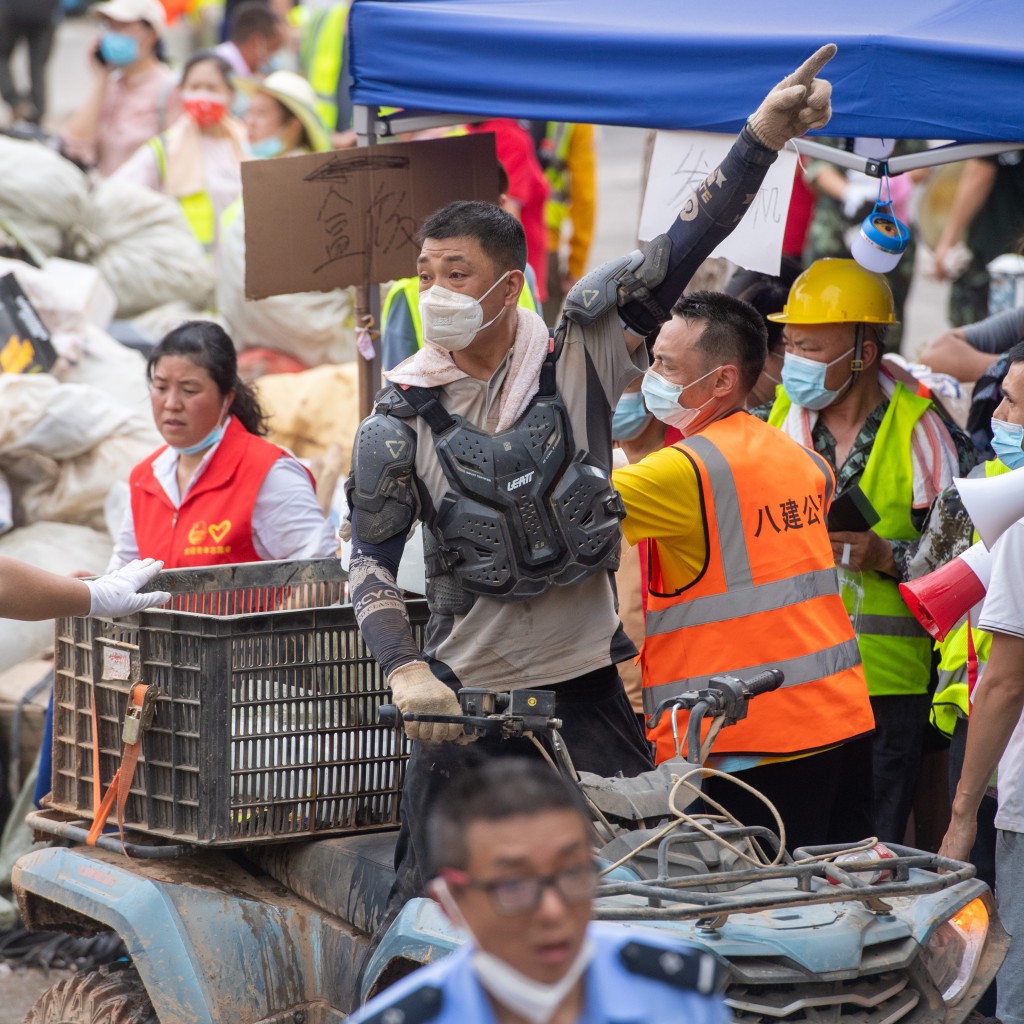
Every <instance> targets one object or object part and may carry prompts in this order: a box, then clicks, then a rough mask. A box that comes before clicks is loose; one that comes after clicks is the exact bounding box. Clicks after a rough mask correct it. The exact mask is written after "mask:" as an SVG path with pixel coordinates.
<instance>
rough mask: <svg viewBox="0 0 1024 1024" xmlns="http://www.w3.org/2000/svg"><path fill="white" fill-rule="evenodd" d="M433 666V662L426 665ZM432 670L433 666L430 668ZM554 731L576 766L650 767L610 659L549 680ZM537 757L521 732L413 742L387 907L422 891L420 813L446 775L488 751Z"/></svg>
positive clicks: (598, 770) (635, 770) (613, 770)
mask: <svg viewBox="0 0 1024 1024" xmlns="http://www.w3.org/2000/svg"><path fill="white" fill-rule="evenodd" d="M434 668H435V671H438V670H439V669H440V666H434ZM438 674H440V672H439V671H438ZM551 689H553V690H554V691H555V694H556V698H555V714H556V716H557V717H559V718H561V719H562V730H561V733H562V737H563V738H564V740H565V744H566V747H567V748H568V751H569V755H570V757H571V758H572V760H573V764H574V766H575V767H576V769H577V770H578V771H587V772H593V773H595V774H597V775H615V774H617V773H618V772H621V773H622V774H623V775H626V776H630V777H632V776H634V775H639V774H640V772H643V771H648V770H649V769H651V768H653V767H654V763H653V761H652V760H651V756H650V751H649V749H648V747H647V742H646V739H645V738H644V736H643V733H642V731H641V729H640V726H639V723H638V722H637V719H636V716H635V715H634V713H633V710H632V708H631V707H630V704H629V698H628V697H627V696H626V693H625V690H624V689H623V686H622V680H621V679H619V674H618V671H617V670H616V669H615V666H614V665H609V666H608V667H607V668H603V669H598V670H597V671H595V672H588V673H586V674H585V675H582V676H577V677H576V678H575V679H569V680H566V681H565V682H562V683H558V684H557V685H555V686H552V687H551ZM509 756H519V757H540V756H541V755H540V753H539V752H538V751H537V748H536V747H535V746H534V745H533V744H532V743H531V742H530V741H529V740H525V739H515V740H501V739H496V738H491V737H483V738H482V739H479V740H477V741H476V742H475V743H470V744H468V745H465V746H460V745H457V744H454V743H413V744H412V751H411V754H410V758H409V764H408V767H407V769H406V776H405V786H404V788H403V790H402V811H401V814H402V825H401V831H400V832H399V837H398V844H397V846H396V848H395V872H396V878H395V884H394V887H393V888H392V890H391V898H390V901H389V910H393V909H395V908H396V906H400V905H401V904H402V903H405V902H406V901H407V900H409V899H411V898H412V897H413V896H419V895H422V893H423V886H424V884H425V882H426V880H427V879H426V878H425V877H424V875H423V872H424V871H427V870H430V867H429V865H427V863H426V862H427V851H426V834H425V833H426V828H425V826H426V818H427V816H428V815H429V813H430V808H431V806H432V805H433V803H434V801H435V800H437V799H438V798H439V797H440V796H441V795H442V794H443V790H444V787H445V785H446V784H447V782H448V780H449V779H450V778H451V777H452V776H453V775H454V774H456V773H457V772H462V771H467V770H470V771H471V770H472V768H473V767H474V765H478V764H480V763H481V762H482V761H483V760H485V759H490V758H493V757H509Z"/></svg>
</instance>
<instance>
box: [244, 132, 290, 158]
mask: <svg viewBox="0 0 1024 1024" xmlns="http://www.w3.org/2000/svg"><path fill="white" fill-rule="evenodd" d="M283 149H284V143H283V142H282V141H281V140H280V139H279V138H278V137H277V136H276V135H268V136H267V137H266V138H265V139H260V141H259V142H250V143H249V152H250V153H252V155H253V156H255V157H259V159H261V160H269V159H271V157H275V156H280V155H281V151H282V150H283Z"/></svg>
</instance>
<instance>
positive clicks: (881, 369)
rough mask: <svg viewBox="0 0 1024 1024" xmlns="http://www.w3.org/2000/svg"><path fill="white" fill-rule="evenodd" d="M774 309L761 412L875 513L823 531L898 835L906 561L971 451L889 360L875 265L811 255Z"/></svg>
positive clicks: (889, 833) (903, 794)
mask: <svg viewBox="0 0 1024 1024" xmlns="http://www.w3.org/2000/svg"><path fill="white" fill-rule="evenodd" d="M769 319H770V320H774V321H775V322H777V323H781V324H782V325H783V339H784V341H785V345H786V355H785V359H784V362H783V366H782V387H781V388H780V389H779V390H778V392H777V394H776V398H775V402H774V404H773V406H772V409H771V412H770V414H769V417H768V422H769V423H770V424H772V425H773V426H777V427H779V428H781V429H782V430H783V431H784V432H785V433H786V434H788V435H789V436H790V437H792V438H794V439H795V440H797V441H799V442H800V443H801V444H802V445H804V446H805V447H806V448H808V449H809V450H811V451H814V452H816V453H817V454H818V455H819V456H820V457H822V458H823V459H825V460H826V461H827V462H828V464H829V465H830V466H831V467H832V468H833V470H834V471H835V473H836V500H837V501H838V500H840V499H841V498H842V496H843V495H844V494H845V493H846V492H847V491H849V490H851V489H852V488H853V487H855V486H856V487H859V488H860V490H861V491H862V492H863V494H864V496H865V497H866V498H867V501H868V502H869V503H870V507H871V508H873V509H874V510H875V512H876V513H877V514H878V516H879V520H878V522H877V523H876V524H875V525H874V526H873V527H872V528H871V529H859V530H849V529H835V528H832V529H831V531H830V537H831V542H832V553H833V556H834V558H835V563H836V565H837V566H838V567H839V569H840V571H841V573H842V574H843V576H844V579H845V580H846V582H847V586H846V588H845V596H846V599H847V603H848V606H849V608H848V610H849V611H850V612H851V615H852V617H853V619H854V628H855V629H856V631H857V640H858V643H859V646H860V653H861V658H862V659H863V661H864V673H865V676H866V677H867V683H868V692H869V693H870V694H871V706H872V709H873V711H874V715H875V737H874V747H873V754H872V759H873V774H874V788H875V830H876V833H877V835H878V837H879V839H881V840H882V841H883V842H885V841H889V842H896V843H899V842H902V841H903V838H904V832H905V831H906V825H907V819H908V816H909V813H910V807H911V804H912V802H913V798H914V791H915V789H916V787H917V776H918V768H919V765H920V760H921V754H922V745H923V740H924V735H925V730H926V729H927V725H928V708H929V697H928V688H929V683H930V680H931V676H932V642H931V639H930V638H929V636H928V635H927V633H925V631H924V630H923V629H922V628H921V627H920V626H919V625H918V623H917V621H916V620H915V619H914V617H913V615H912V614H911V612H910V609H909V608H907V606H906V605H905V604H904V603H903V600H902V598H901V597H900V594H899V583H900V581H901V580H902V579H903V576H904V572H903V569H902V565H903V564H904V562H905V560H906V558H907V552H908V549H909V547H910V545H911V543H912V542H913V541H914V540H916V539H917V538H918V537H919V536H920V534H921V529H922V527H923V526H924V521H925V518H926V516H927V514H928V509H929V507H930V506H931V504H932V502H933V501H934V499H935V498H936V497H937V496H938V494H939V493H940V492H941V491H942V489H943V488H944V487H946V486H947V485H948V484H949V483H951V482H952V480H953V477H954V476H963V475H965V474H966V473H967V472H968V471H969V470H970V469H971V467H972V466H973V465H974V462H975V461H976V456H975V454H974V449H973V447H972V445H971V443H970V441H969V440H968V438H967V437H966V435H964V433H963V432H962V431H961V430H959V428H957V427H956V426H954V425H952V424H950V423H947V422H946V421H945V420H943V419H942V417H941V416H940V415H939V413H938V411H937V409H936V407H935V405H934V403H933V402H932V401H931V398H930V397H929V396H928V395H927V394H920V393H918V392H916V391H913V390H911V389H910V388H908V387H907V386H906V385H905V384H903V383H902V382H901V381H900V380H897V379H896V378H895V377H894V376H893V374H892V372H891V371H890V370H889V369H888V368H887V367H886V365H885V364H884V362H883V360H882V357H883V355H884V354H885V347H886V332H887V329H888V327H889V325H891V324H893V323H895V321H896V316H895V311H894V306H893V298H892V292H891V290H890V288H889V285H888V283H887V281H886V279H885V278H884V277H883V276H882V275H881V274H875V273H872V272H871V271H869V270H865V269H864V268H863V267H861V266H860V265H859V264H858V263H856V262H855V261H854V260H847V259H824V260H818V261H817V262H815V263H813V264H812V265H811V266H810V267H809V268H808V269H807V270H805V271H804V272H803V273H802V274H801V275H800V276H799V277H798V278H797V279H796V281H795V282H794V283H793V287H792V288H791V289H790V292H789V299H788V301H787V303H786V307H785V309H784V310H783V311H782V312H781V313H775V314H772V315H771V316H770V317H769ZM860 525H862V524H860Z"/></svg>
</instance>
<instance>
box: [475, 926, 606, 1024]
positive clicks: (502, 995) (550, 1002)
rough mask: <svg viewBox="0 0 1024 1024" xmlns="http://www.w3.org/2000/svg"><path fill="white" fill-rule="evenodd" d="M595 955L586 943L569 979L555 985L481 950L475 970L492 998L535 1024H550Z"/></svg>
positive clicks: (570, 971)
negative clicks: (529, 976) (521, 971)
mask: <svg viewBox="0 0 1024 1024" xmlns="http://www.w3.org/2000/svg"><path fill="white" fill-rule="evenodd" d="M593 955H594V945H593V943H592V942H591V941H590V940H589V939H585V940H584V942H583V945H582V946H580V951H579V953H577V954H576V959H575V960H573V962H572V965H571V966H570V967H569V970H568V971H567V972H566V975H565V977H564V978H561V979H560V980H559V981H556V982H552V983H551V984H548V983H546V982H543V981H534V980H533V978H528V977H527V976H526V975H525V974H521V973H520V972H519V971H517V970H516V969H515V968H514V967H510V966H509V965H508V964H507V963H505V961H504V960H499V959H498V958H497V957H496V956H493V955H492V954H490V953H485V952H484V951H483V950H482V949H480V948H479V947H478V948H477V949H476V951H475V952H474V953H473V970H474V971H475V972H476V976H477V980H478V981H479V982H480V984H481V985H482V986H483V987H484V989H485V990H486V991H487V993H488V994H489V995H490V996H491V998H493V999H495V1000H497V1001H498V1002H499V1003H501V1005H502V1006H506V1007H508V1009H510V1010H512V1011H513V1012H514V1013H517V1014H518V1015H519V1016H520V1017H525V1018H526V1019H527V1020H528V1021H531V1022H532V1024H547V1022H548V1021H549V1020H551V1018H552V1017H553V1016H554V1015H555V1010H557V1009H558V1007H559V1006H561V1005H562V1002H563V1001H564V1000H565V997H566V996H567V995H568V994H569V993H570V992H571V991H572V989H573V986H574V985H575V984H576V982H577V981H579V979H580V975H581V974H582V973H583V972H584V971H585V970H586V969H587V966H588V965H589V963H590V960H591V958H592V957H593Z"/></svg>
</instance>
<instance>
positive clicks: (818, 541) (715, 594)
mask: <svg viewBox="0 0 1024 1024" xmlns="http://www.w3.org/2000/svg"><path fill="white" fill-rule="evenodd" d="M672 447H673V448H675V449H676V450H677V451H678V452H679V458H681V459H689V460H690V461H691V462H692V463H693V465H694V468H695V469H696V472H697V479H698V483H699V487H700V492H701V503H702V506H703V509H704V522H705V526H706V530H707V556H706V561H705V564H704V568H703V570H702V572H701V573H700V575H699V576H698V577H697V579H696V580H695V581H694V582H693V583H691V584H690V585H689V586H687V587H684V588H683V589H682V590H681V591H678V592H671V593H670V592H668V589H667V585H666V583H665V582H664V580H663V578H662V575H661V568H660V562H659V558H658V546H657V543H656V541H653V540H652V542H651V557H650V561H649V567H648V605H647V620H646V639H645V641H644V647H643V651H642V653H641V665H642V669H643V686H644V690H643V696H644V708H645V710H646V711H647V712H648V714H650V712H651V711H653V709H654V708H655V706H656V705H657V704H658V703H660V702H661V701H662V700H663V699H664V698H666V697H670V696H675V695H677V694H680V693H683V692H685V691H687V690H694V689H699V688H700V687H702V686H706V685H707V682H708V680H709V679H710V678H711V677H712V676H715V675H721V674H727V675H735V676H739V677H740V678H749V677H750V676H753V675H755V674H756V673H758V672H761V671H763V670H765V669H768V668H779V669H782V671H783V672H784V673H785V676H786V680H785V683H784V684H783V686H782V687H781V688H780V689H779V690H776V691H775V692H773V693H767V694H763V695H762V696H759V697H757V698H755V699H754V700H753V701H752V702H751V705H750V710H749V712H748V714H747V717H746V719H744V720H743V721H741V722H738V723H737V724H736V725H732V726H729V727H727V728H725V729H723V730H722V731H721V732H720V733H719V735H718V738H717V739H716V741H715V746H714V751H715V753H716V754H739V753H743V754H759V755H765V756H785V755H791V754H794V755H795V754H799V753H809V752H813V751H815V750H821V749H825V748H828V747H830V746H834V745H835V744H837V743H840V742H843V741H845V740H850V739H853V738H855V737H857V736H862V735H864V734H866V733H868V732H870V731H871V730H872V729H873V728H874V719H873V717H872V714H871V706H870V704H869V702H868V692H867V684H866V683H865V681H864V671H863V669H862V668H861V664H860V654H859V653H858V650H857V639H856V637H855V636H854V632H853V627H852V626H851V624H850V619H849V616H848V615H847V612H846V609H845V608H844V607H843V601H842V598H841V597H840V594H839V587H838V581H837V577H836V568H835V560H834V558H833V556H832V546H831V543H830V542H829V538H828V532H827V529H826V525H825V517H826V513H827V511H828V506H829V504H830V502H831V500H832V493H833V490H834V488H835V477H834V476H833V474H832V470H831V468H830V467H829V465H828V464H827V463H826V462H825V460H824V459H822V458H821V457H820V456H819V455H817V454H816V453H815V452H810V451H807V450H806V449H804V448H803V447H801V446H800V445H798V444H797V443H796V442H795V441H793V440H792V439H790V438H789V437H786V435H785V434H783V433H782V432H781V431H779V430H777V429H776V428H774V427H769V426H767V425H766V424H764V423H761V422H760V421H759V420H757V419H755V418H754V417H753V416H749V415H747V414H746V413H742V412H740V413H734V414H733V415H731V416H728V417H726V418H725V419H722V420H719V421H718V422H716V423H712V424H711V425H710V426H709V427H707V428H706V429H705V430H704V431H702V432H701V433H700V434H699V435H697V436H695V437H691V438H687V439H686V440H683V441H680V442H678V443H677V444H675V445H673V446H672ZM671 719H672V715H671V712H668V713H666V714H664V715H663V716H662V719H661V722H660V723H659V726H658V727H657V728H656V729H654V730H652V731H651V732H650V733H649V735H650V738H651V740H652V741H653V742H655V743H656V744H657V753H656V759H657V760H658V761H659V762H660V761H663V760H665V759H666V758H668V757H671V756H674V754H675V743H674V740H673V737H672V722H671ZM678 729H679V735H680V738H682V737H684V736H685V729H686V714H685V712H679V715H678ZM691 756H692V755H691Z"/></svg>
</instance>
